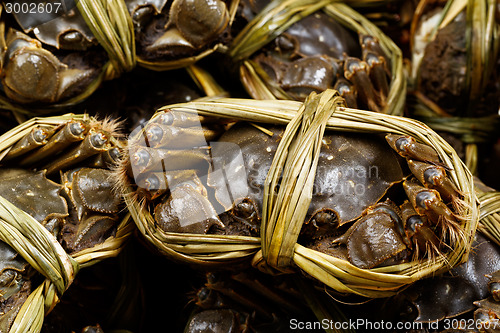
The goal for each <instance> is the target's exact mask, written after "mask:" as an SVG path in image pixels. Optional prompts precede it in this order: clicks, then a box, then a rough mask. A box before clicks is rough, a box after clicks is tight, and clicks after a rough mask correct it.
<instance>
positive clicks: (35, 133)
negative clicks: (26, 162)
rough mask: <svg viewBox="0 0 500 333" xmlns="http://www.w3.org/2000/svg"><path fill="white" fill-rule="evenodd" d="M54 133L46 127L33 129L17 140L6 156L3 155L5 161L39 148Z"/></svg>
mask: <svg viewBox="0 0 500 333" xmlns="http://www.w3.org/2000/svg"><path fill="white" fill-rule="evenodd" d="M53 133H54V132H53V131H52V130H51V129H49V128H46V127H40V126H38V127H35V128H33V129H32V130H31V132H29V133H28V134H27V135H26V136H24V137H23V138H22V139H21V140H19V141H18V142H17V143H16V144H14V146H12V148H11V149H10V150H9V152H8V153H7V155H5V158H4V159H5V160H9V159H13V158H16V157H19V156H21V155H24V154H26V153H27V152H30V151H32V150H33V149H36V148H38V147H40V146H43V145H44V144H46V143H47V140H48V139H49V138H50V137H51V136H52V134H53Z"/></svg>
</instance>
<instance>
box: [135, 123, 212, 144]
mask: <svg viewBox="0 0 500 333" xmlns="http://www.w3.org/2000/svg"><path fill="white" fill-rule="evenodd" d="M220 133H221V131H219V130H217V129H208V128H203V127H200V126H194V127H179V126H173V125H161V124H158V123H151V124H148V125H147V126H146V128H145V131H144V135H145V139H146V140H147V144H148V146H149V147H152V148H159V147H163V148H170V149H185V148H192V147H200V146H205V145H207V142H209V141H213V140H214V139H215V138H217V136H218V135H219V134H220Z"/></svg>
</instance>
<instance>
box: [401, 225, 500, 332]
mask: <svg viewBox="0 0 500 333" xmlns="http://www.w3.org/2000/svg"><path fill="white" fill-rule="evenodd" d="M473 244H474V250H473V252H472V254H471V255H470V256H469V259H468V261H467V262H466V263H464V264H462V265H460V266H458V267H455V268H453V269H452V270H451V271H450V272H449V273H446V274H443V275H442V276H439V277H435V278H429V279H424V280H421V281H418V282H416V283H415V284H414V285H413V286H411V287H410V288H409V289H408V290H407V291H405V292H404V293H402V294H401V295H400V296H398V297H406V298H407V300H408V301H409V302H410V303H411V304H412V306H414V307H415V308H416V310H417V311H416V314H417V316H416V318H414V319H415V320H416V321H421V322H431V321H436V320H442V319H444V318H453V317H456V316H458V315H460V314H463V313H465V312H468V311H471V310H473V309H474V308H475V307H474V302H475V301H477V300H479V299H483V298H485V297H486V296H487V295H488V292H489V290H488V282H489V281H488V278H487V275H488V274H492V273H493V272H495V271H497V270H498V268H499V267H500V266H499V265H500V264H499V263H500V261H499V258H500V249H499V248H498V246H497V245H496V244H494V243H492V242H491V241H489V240H487V239H486V238H485V237H484V236H482V235H481V234H479V233H478V234H477V235H476V240H475V242H474V243H473ZM430 295H431V297H429V296H430ZM458 296H459V297H458Z"/></svg>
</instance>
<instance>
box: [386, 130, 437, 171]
mask: <svg viewBox="0 0 500 333" xmlns="http://www.w3.org/2000/svg"><path fill="white" fill-rule="evenodd" d="M385 139H386V140H387V143H389V145H390V146H391V148H392V149H394V150H395V151H396V152H397V153H398V154H399V155H400V156H402V157H404V158H411V159H414V160H418V161H423V162H429V163H433V164H437V165H442V163H441V162H440V160H439V155H438V153H437V152H436V151H435V150H434V149H433V148H432V147H430V146H428V145H425V144H423V143H418V142H417V141H415V138H413V137H411V136H409V135H398V134H388V135H386V136H385Z"/></svg>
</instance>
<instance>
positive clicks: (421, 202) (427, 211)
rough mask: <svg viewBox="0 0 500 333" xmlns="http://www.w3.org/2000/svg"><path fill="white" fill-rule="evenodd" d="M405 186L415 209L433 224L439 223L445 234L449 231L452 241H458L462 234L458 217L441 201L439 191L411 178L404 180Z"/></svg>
mask: <svg viewBox="0 0 500 333" xmlns="http://www.w3.org/2000/svg"><path fill="white" fill-rule="evenodd" d="M403 187H404V189H405V192H406V195H407V196H408V198H410V202H411V204H412V205H413V208H414V209H415V211H416V212H417V213H418V214H420V215H425V216H426V217H427V218H428V219H429V221H430V222H431V223H432V224H434V225H439V226H440V228H441V232H442V235H443V236H446V235H447V233H448V232H449V233H450V237H451V240H452V241H457V240H458V239H459V238H460V237H461V236H462V232H461V229H460V226H459V225H458V220H457V218H456V217H455V215H454V214H453V212H452V211H451V210H450V209H449V208H448V207H447V206H446V205H445V204H444V202H443V201H441V196H440V195H439V192H438V191H436V190H433V189H428V188H425V187H423V186H421V185H419V184H418V183H417V182H415V181H411V180H406V181H404V182H403Z"/></svg>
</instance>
